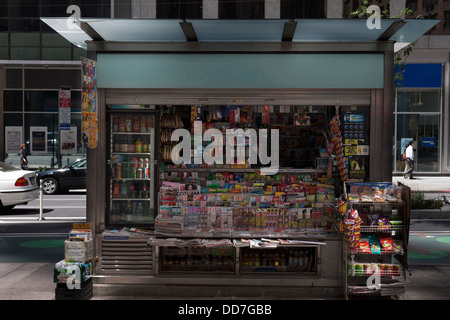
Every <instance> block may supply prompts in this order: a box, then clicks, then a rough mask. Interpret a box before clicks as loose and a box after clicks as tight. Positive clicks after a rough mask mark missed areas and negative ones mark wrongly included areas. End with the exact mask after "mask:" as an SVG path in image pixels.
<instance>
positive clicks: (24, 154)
mask: <svg viewBox="0 0 450 320" xmlns="http://www.w3.org/2000/svg"><path fill="white" fill-rule="evenodd" d="M19 156H20V167H21V168H22V170H27V169H28V159H27V152H26V150H25V144H23V143H22V144H21V145H20V151H19Z"/></svg>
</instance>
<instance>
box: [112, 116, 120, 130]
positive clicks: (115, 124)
mask: <svg viewBox="0 0 450 320" xmlns="http://www.w3.org/2000/svg"><path fill="white" fill-rule="evenodd" d="M118 131H119V117H118V116H113V132H118Z"/></svg>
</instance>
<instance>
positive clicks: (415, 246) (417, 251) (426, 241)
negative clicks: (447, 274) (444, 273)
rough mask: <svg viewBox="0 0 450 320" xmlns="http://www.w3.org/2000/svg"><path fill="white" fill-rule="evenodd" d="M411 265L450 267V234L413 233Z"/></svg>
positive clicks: (409, 261)
mask: <svg viewBox="0 0 450 320" xmlns="http://www.w3.org/2000/svg"><path fill="white" fill-rule="evenodd" d="M408 263H409V265H430V266H431V265H434V266H439V265H450V232H430V231H428V232H419V231H415V232H411V233H410V234H409V244H408Z"/></svg>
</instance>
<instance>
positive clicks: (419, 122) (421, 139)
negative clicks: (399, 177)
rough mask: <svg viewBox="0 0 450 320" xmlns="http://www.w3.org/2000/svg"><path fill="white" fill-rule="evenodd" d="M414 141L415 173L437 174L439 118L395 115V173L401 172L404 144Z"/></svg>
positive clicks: (402, 168)
mask: <svg viewBox="0 0 450 320" xmlns="http://www.w3.org/2000/svg"><path fill="white" fill-rule="evenodd" d="M411 139H412V140H414V142H415V143H414V163H415V171H416V172H439V168H440V116H439V115H423V114H399V115H397V144H396V145H397V148H396V152H395V154H396V159H398V160H397V162H396V168H395V169H396V171H398V172H402V171H403V170H404V166H405V163H404V161H401V160H400V159H401V154H402V152H404V148H405V144H406V143H407V142H408V141H409V140H411Z"/></svg>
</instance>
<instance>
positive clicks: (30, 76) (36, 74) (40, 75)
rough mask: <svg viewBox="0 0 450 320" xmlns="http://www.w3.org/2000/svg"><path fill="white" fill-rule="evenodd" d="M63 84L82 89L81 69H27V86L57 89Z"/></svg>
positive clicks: (30, 87) (28, 87) (29, 87)
mask: <svg viewBox="0 0 450 320" xmlns="http://www.w3.org/2000/svg"><path fill="white" fill-rule="evenodd" d="M61 85H64V86H69V87H71V88H72V89H81V70H80V69H79V68H76V69H51V68H49V69H25V88H27V89H57V88H59V87H60V86H61Z"/></svg>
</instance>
